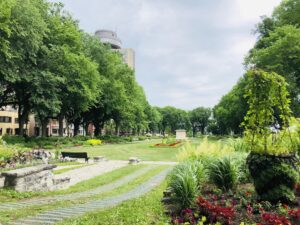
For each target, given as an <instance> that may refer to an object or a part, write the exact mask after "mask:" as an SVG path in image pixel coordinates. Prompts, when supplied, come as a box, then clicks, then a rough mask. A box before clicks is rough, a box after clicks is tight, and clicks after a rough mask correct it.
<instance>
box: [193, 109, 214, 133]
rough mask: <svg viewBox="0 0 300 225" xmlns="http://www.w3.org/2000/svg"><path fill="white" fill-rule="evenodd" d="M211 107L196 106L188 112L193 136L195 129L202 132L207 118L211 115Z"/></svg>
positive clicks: (207, 121) (207, 120) (206, 123)
mask: <svg viewBox="0 0 300 225" xmlns="http://www.w3.org/2000/svg"><path fill="white" fill-rule="evenodd" d="M211 113H212V112H211V109H210V108H205V107H198V108H196V109H193V110H192V111H190V112H189V118H190V122H191V125H192V130H193V136H195V134H196V132H197V129H199V130H200V131H201V133H202V134H204V129H205V128H206V127H207V125H208V123H209V118H210V116H211Z"/></svg>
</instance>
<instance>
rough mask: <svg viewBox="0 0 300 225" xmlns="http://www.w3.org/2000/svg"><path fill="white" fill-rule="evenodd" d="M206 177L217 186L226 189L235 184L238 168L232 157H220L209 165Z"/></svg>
mask: <svg viewBox="0 0 300 225" xmlns="http://www.w3.org/2000/svg"><path fill="white" fill-rule="evenodd" d="M208 177H209V180H210V182H211V183H213V184H215V185H216V186H217V187H218V188H220V189H222V190H224V191H228V190H230V189H232V188H234V186H235V185H236V184H237V181H238V168H237V167H236V165H235V164H234V162H233V160H232V159H230V158H228V157H225V158H221V159H218V160H216V161H215V162H213V163H212V164H211V165H210V166H209V168H208Z"/></svg>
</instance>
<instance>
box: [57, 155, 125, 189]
mask: <svg viewBox="0 0 300 225" xmlns="http://www.w3.org/2000/svg"><path fill="white" fill-rule="evenodd" d="M127 165H128V161H121V160H110V161H104V162H101V163H96V164H94V165H91V166H85V167H82V168H77V169H74V170H69V171H67V172H65V173H61V174H58V175H55V179H59V178H64V177H70V178H71V180H70V183H69V184H68V185H66V186H65V188H68V187H70V186H73V185H74V184H77V183H79V182H81V181H84V180H89V179H91V178H93V177H95V176H99V175H101V174H104V173H107V172H110V171H112V170H115V169H118V168H120V167H123V166H127Z"/></svg>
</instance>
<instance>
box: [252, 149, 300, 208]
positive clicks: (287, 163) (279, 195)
mask: <svg viewBox="0 0 300 225" xmlns="http://www.w3.org/2000/svg"><path fill="white" fill-rule="evenodd" d="M296 161H297V158H296V157H295V156H281V157H280V156H272V155H260V154H257V153H250V154H249V156H248V158H247V164H248V166H249V171H250V174H251V176H252V178H253V181H254V186H255V190H256V192H257V194H258V195H259V197H260V198H261V199H262V200H267V201H271V202H278V201H281V202H285V203H290V202H292V201H293V200H294V198H295V196H294V194H293V190H294V188H295V185H296V183H297V181H298V177H299V172H298V171H297V169H296V167H295V162H296Z"/></svg>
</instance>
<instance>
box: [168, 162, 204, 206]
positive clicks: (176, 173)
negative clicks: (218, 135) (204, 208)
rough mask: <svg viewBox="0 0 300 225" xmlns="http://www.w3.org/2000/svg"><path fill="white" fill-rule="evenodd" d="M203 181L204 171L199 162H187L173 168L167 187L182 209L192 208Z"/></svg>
mask: <svg viewBox="0 0 300 225" xmlns="http://www.w3.org/2000/svg"><path fill="white" fill-rule="evenodd" d="M203 179H204V169H203V165H202V163H201V162H199V161H187V162H184V163H181V164H179V165H177V166H175V167H174V169H173V170H172V172H171V174H170V176H169V187H170V188H171V189H172V192H173V193H174V196H173V198H174V199H175V201H176V202H177V203H179V204H180V207H181V208H182V209H184V208H187V207H190V206H192V204H193V203H194V201H195V199H196V196H197V194H199V191H200V185H201V183H202V181H203Z"/></svg>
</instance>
